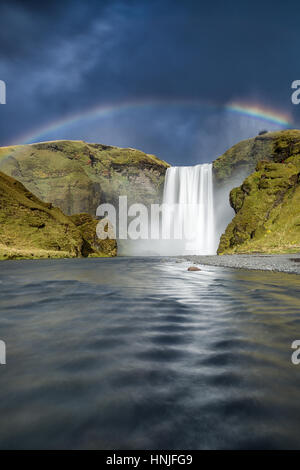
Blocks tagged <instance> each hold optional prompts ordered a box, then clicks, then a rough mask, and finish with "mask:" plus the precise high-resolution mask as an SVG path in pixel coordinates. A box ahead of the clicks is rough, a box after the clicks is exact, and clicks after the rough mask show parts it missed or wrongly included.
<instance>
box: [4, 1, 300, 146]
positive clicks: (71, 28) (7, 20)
mask: <svg viewBox="0 0 300 470" xmlns="http://www.w3.org/2000/svg"><path fill="white" fill-rule="evenodd" d="M299 12H300V6H299V3H298V2H296V1H295V0H293V1H285V2H282V1H278V2H276V1H273V2H269V1H260V2H258V1H251V2H250V1H244V2H238V1H227V2H224V1H214V2H200V1H195V2H193V1H184V2H183V1H175V0H174V1H171V0H170V1H168V0H167V1H163V0H162V1H156V0H151V1H142V0H140V1H113V0H110V1H99V0H98V1H92V0H90V1H78V0H72V1H68V0H65V1H63V2H62V1H51V2H50V1H49V2H48V3H46V4H45V3H42V2H36V1H7V2H5V1H4V2H1V4H0V17H1V28H0V79H3V80H5V81H6V83H7V105H6V106H2V107H0V120H1V129H0V143H2V144H4V143H6V142H9V141H13V140H14V139H15V138H16V137H17V136H18V135H20V134H23V133H28V132H29V130H30V129H34V128H36V127H37V126H39V125H42V124H45V123H47V122H50V121H52V120H55V119H58V118H61V117H63V116H64V115H67V114H71V113H72V112H79V111H80V110H84V109H86V108H88V107H90V106H92V105H94V104H99V103H111V102H118V101H122V100H126V101H130V100H136V99H140V98H144V97H148V98H151V97H156V98H159V97H161V98H164V99H166V98H172V99H176V98H191V99H206V100H212V101H214V102H216V103H218V104H220V105H222V103H226V102H228V101H230V100H232V99H241V100H245V101H251V100H253V102H254V101H258V102H260V101H261V102H262V103H264V104H265V105H269V106H271V107H274V108H276V107H278V108H279V109H283V110H285V111H287V112H290V113H292V112H293V113H295V115H296V114H297V113H298V114H299V111H298V108H297V107H295V106H292V105H291V104H290V94H291V92H290V84H291V82H292V81H293V80H294V79H300V70H299V61H298V50H299V46H300V34H299V26H298V14H299ZM149 126H151V123H149ZM189 129H190V126H186V135H185V139H188V137H189V134H188V132H189ZM137 132H138V129H137ZM149 134H150V135H151V133H149ZM162 145H163V148H164V146H165V142H162ZM157 146H159V143H158V142H155V147H157Z"/></svg>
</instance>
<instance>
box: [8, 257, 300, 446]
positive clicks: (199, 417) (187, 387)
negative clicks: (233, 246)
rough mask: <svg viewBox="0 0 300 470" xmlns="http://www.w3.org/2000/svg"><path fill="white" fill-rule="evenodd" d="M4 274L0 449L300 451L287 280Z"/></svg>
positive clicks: (41, 268) (56, 268) (62, 267)
mask: <svg viewBox="0 0 300 470" xmlns="http://www.w3.org/2000/svg"><path fill="white" fill-rule="evenodd" d="M2 266H3V268H4V269H3V271H2V272H1V274H0V282H1V292H0V302H1V317H0V338H1V339H4V340H6V343H7V349H8V356H7V366H5V367H0V397H1V401H0V412H1V423H0V447H1V448H39V447H40V448H103V449H116V448H122V449H134V448H136V449H138V448H152V449H153V448H164V449H184V448H185V449H191V448H201V449H203V448H209V449H212V448H300V438H299V436H298V433H297V429H298V427H299V421H300V409H299V406H298V393H299V392H298V391H299V385H300V367H299V368H297V366H294V365H292V364H291V361H290V357H291V353H292V350H291V348H290V346H291V343H292V341H293V340H294V339H299V337H300V331H299V319H298V312H299V288H298V284H299V282H298V277H297V276H295V275H287V274H280V273H269V272H268V273H260V272H248V271H247V272H246V271H237V270H228V269H223V268H213V267H204V266H202V267H201V269H202V270H201V271H199V272H187V267H188V266H189V264H188V263H184V262H180V263H178V262H176V260H172V259H167V258H166V259H162V258H153V259H150V258H147V259H142V258H135V259H132V258H128V259H126V258H119V259H115V260H110V259H103V260H101V259H100V260H97V259H95V260H94V259H91V260H61V261H39V262H34V261H28V262H27V261H25V262H24V261H23V262H8V263H6V262H5V263H2Z"/></svg>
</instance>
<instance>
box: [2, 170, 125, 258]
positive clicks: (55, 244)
mask: <svg viewBox="0 0 300 470" xmlns="http://www.w3.org/2000/svg"><path fill="white" fill-rule="evenodd" d="M74 217H75V216H74ZM96 224H97V221H96V220H94V219H93V218H92V217H91V216H90V215H89V214H80V215H79V216H76V217H75V219H74V220H73V219H72V218H70V217H68V216H66V215H65V214H63V212H62V211H61V210H60V209H59V208H56V207H54V206H53V205H52V204H51V203H45V202H42V201H41V200H40V199H38V198H37V197H36V196H34V195H33V194H32V193H31V192H30V191H28V189H26V188H25V187H24V186H23V185H22V184H21V183H20V182H18V181H16V180H15V179H13V178H11V177H9V176H7V175H5V174H4V173H2V172H0V259H21V258H70V257H81V256H114V255H115V254H116V241H115V240H105V241H103V242H101V241H97V240H96V239H95V227H96ZM104 242H105V243H104ZM103 243H104V244H103Z"/></svg>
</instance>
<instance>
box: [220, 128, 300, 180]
mask: <svg viewBox="0 0 300 470" xmlns="http://www.w3.org/2000/svg"><path fill="white" fill-rule="evenodd" d="M299 153H300V131H299V130H285V131H278V132H267V133H265V134H263V135H258V136H256V137H254V138H252V139H248V140H243V141H242V142H239V143H238V144H236V145H234V146H233V147H231V148H230V149H229V150H227V151H226V152H225V153H224V154H223V155H221V156H220V157H219V158H217V159H216V160H215V161H214V162H213V172H214V177H215V183H216V185H217V186H218V185H224V184H227V183H228V182H229V183H230V182H231V181H234V180H235V178H237V177H239V175H244V177H245V176H248V175H249V174H250V173H252V171H254V169H255V167H256V164H257V163H258V162H259V161H261V160H266V161H273V162H276V163H277V162H282V161H284V160H286V159H287V158H289V157H291V156H293V155H297V154H299Z"/></svg>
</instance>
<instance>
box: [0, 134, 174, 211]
mask: <svg viewBox="0 0 300 470" xmlns="http://www.w3.org/2000/svg"><path fill="white" fill-rule="evenodd" d="M168 166H169V165H168V164H167V163H166V162H164V161H162V160H159V159H158V158H157V157H155V156H154V155H148V154H146V153H144V152H141V151H139V150H135V149H130V148H127V149H122V148H118V147H112V146H107V145H102V144H89V143H86V142H83V141H54V142H43V143H38V144H30V145H20V146H14V147H3V148H0V170H1V171H3V172H4V173H6V174H8V175H10V176H12V177H14V178H16V179H18V180H19V181H21V182H22V183H23V184H24V185H25V186H26V188H28V189H29V190H30V191H31V192H33V193H34V194H35V195H36V196H38V197H39V198H40V199H41V200H43V201H50V202H52V203H53V204H54V205H56V206H57V207H59V208H60V209H61V210H62V211H63V212H64V213H66V214H69V215H71V214H76V213H82V212H87V213H89V214H91V215H95V213H96V209H97V207H98V205H99V204H101V203H103V202H105V203H111V204H113V205H115V206H117V204H118V197H119V196H121V195H127V197H128V204H132V203H135V202H139V203H144V204H151V203H157V202H159V199H160V197H161V194H162V189H163V184H164V175H165V172H166V169H167V168H168Z"/></svg>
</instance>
